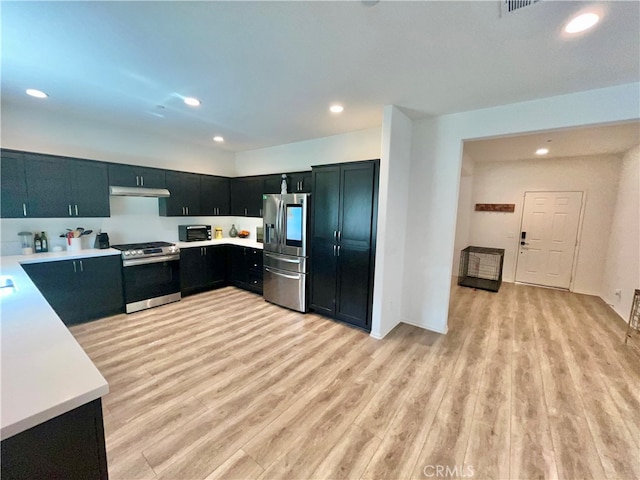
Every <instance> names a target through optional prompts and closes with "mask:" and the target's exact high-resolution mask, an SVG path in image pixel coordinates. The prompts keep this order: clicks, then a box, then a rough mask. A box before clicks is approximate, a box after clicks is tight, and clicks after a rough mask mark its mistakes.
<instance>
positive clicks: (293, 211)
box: [262, 193, 311, 312]
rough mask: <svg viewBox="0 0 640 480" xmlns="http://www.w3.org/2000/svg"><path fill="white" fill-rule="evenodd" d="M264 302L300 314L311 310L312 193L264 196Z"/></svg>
mask: <svg viewBox="0 0 640 480" xmlns="http://www.w3.org/2000/svg"><path fill="white" fill-rule="evenodd" d="M262 199H263V200H262V212H263V222H264V244H263V245H264V253H263V255H264V267H263V268H264V279H263V295H264V299H265V300H267V301H269V302H271V303H275V304H277V305H281V306H283V307H287V308H291V309H292V310H297V311H299V312H306V311H307V310H308V299H307V273H308V263H309V258H308V249H307V236H308V235H307V234H308V221H309V211H310V210H309V203H310V201H311V195H310V194H308V193H286V194H273V195H263V196H262Z"/></svg>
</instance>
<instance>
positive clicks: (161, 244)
mask: <svg viewBox="0 0 640 480" xmlns="http://www.w3.org/2000/svg"><path fill="white" fill-rule="evenodd" d="M111 246H112V247H113V248H115V249H116V250H144V249H146V248H161V247H172V246H173V243H169V242H146V243H123V244H122V245H111Z"/></svg>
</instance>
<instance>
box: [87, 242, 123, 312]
mask: <svg viewBox="0 0 640 480" xmlns="http://www.w3.org/2000/svg"><path fill="white" fill-rule="evenodd" d="M78 264H79V265H78ZM76 278H77V280H78V289H77V291H76V297H77V301H78V306H79V311H80V312H81V315H82V318H81V321H88V320H94V319H96V318H102V317H107V316H109V315H114V314H116V313H123V312H124V295H123V290H122V261H121V260H120V256H119V255H113V256H108V257H95V258H82V259H80V260H76Z"/></svg>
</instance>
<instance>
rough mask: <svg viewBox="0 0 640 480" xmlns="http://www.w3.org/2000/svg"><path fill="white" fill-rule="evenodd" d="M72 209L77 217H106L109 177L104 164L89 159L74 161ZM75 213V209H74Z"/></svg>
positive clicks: (107, 211) (108, 213)
mask: <svg viewBox="0 0 640 480" xmlns="http://www.w3.org/2000/svg"><path fill="white" fill-rule="evenodd" d="M73 163H74V165H75V166H74V170H75V180H76V181H75V188H74V190H73V192H74V209H75V205H77V208H78V210H77V213H76V216H79V217H108V216H109V215H110V208H109V178H108V173H107V167H106V165H104V164H102V163H98V162H90V161H74V162H73ZM74 213H75V210H74Z"/></svg>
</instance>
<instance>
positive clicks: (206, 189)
mask: <svg viewBox="0 0 640 480" xmlns="http://www.w3.org/2000/svg"><path fill="white" fill-rule="evenodd" d="M200 210H201V212H202V215H207V216H210V215H229V213H230V210H229V179H228V178H223V177H212V176H208V175H202V176H201V177H200Z"/></svg>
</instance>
